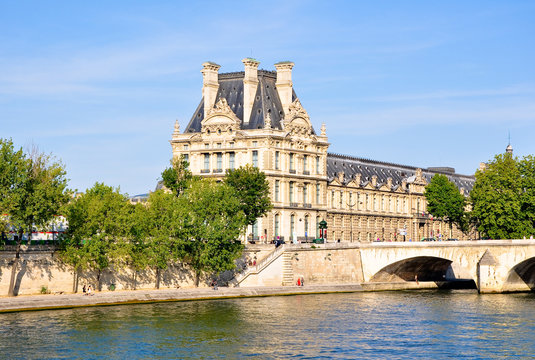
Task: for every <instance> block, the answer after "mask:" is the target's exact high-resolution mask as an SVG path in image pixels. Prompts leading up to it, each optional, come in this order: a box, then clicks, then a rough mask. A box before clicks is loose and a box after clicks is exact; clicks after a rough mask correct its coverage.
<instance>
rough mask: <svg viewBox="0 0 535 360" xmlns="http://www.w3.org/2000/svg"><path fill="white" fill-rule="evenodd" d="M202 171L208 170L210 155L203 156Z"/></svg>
mask: <svg viewBox="0 0 535 360" xmlns="http://www.w3.org/2000/svg"><path fill="white" fill-rule="evenodd" d="M204 170H210V154H204Z"/></svg>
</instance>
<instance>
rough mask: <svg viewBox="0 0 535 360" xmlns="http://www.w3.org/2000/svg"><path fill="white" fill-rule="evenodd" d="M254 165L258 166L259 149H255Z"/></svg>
mask: <svg viewBox="0 0 535 360" xmlns="http://www.w3.org/2000/svg"><path fill="white" fill-rule="evenodd" d="M253 166H254V167H258V150H253Z"/></svg>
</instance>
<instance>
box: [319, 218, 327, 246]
mask: <svg viewBox="0 0 535 360" xmlns="http://www.w3.org/2000/svg"><path fill="white" fill-rule="evenodd" d="M319 228H320V238H321V239H322V240H323V243H324V244H325V243H326V242H327V221H325V220H321V221H320V224H319Z"/></svg>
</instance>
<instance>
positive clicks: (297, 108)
mask: <svg viewBox="0 0 535 360" xmlns="http://www.w3.org/2000/svg"><path fill="white" fill-rule="evenodd" d="M298 117H300V118H303V119H305V120H307V121H309V120H310V118H309V116H308V113H307V112H306V110H305V109H304V108H303V105H301V102H300V101H299V99H295V101H294V102H293V103H291V104H290V106H289V107H288V119H290V120H291V119H295V118H298Z"/></svg>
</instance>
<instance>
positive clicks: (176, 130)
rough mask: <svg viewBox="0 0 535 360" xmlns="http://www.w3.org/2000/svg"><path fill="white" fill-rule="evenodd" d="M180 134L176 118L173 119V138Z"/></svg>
mask: <svg viewBox="0 0 535 360" xmlns="http://www.w3.org/2000/svg"><path fill="white" fill-rule="evenodd" d="M178 135H180V124H179V123H178V119H177V120H176V121H175V131H173V138H175V137H177V136H178Z"/></svg>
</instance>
